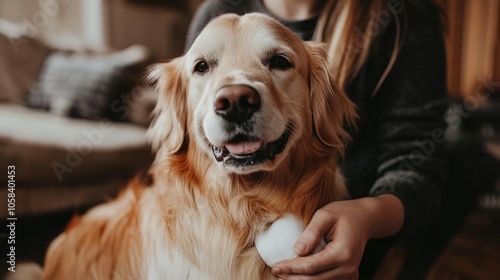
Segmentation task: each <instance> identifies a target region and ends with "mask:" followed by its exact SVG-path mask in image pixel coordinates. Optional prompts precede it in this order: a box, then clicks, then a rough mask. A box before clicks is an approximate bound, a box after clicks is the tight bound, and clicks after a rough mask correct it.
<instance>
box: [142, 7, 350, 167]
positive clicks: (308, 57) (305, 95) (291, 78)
mask: <svg viewBox="0 0 500 280" xmlns="http://www.w3.org/2000/svg"><path fill="white" fill-rule="evenodd" d="M151 77H152V78H153V79H154V80H157V82H158V86H159V89H160V91H161V96H160V99H159V101H158V105H157V108H156V120H155V122H154V123H153V125H152V127H151V129H150V137H151V139H152V143H153V147H154V148H156V149H159V156H161V157H163V156H166V155H169V154H175V153H181V152H186V147H188V145H187V143H188V141H196V142H195V143H196V147H197V148H199V149H201V150H202V151H203V152H204V153H206V154H207V155H209V156H210V157H211V158H213V161H214V164H219V165H220V166H222V167H223V168H224V169H225V170H226V171H227V172H230V173H239V174H247V173H251V172H255V171H262V170H267V171H269V170H273V169H275V168H276V167H277V166H279V164H280V163H281V162H282V161H283V160H284V159H286V158H291V157H293V156H294V153H296V152H297V149H298V147H300V149H301V151H300V152H301V153H305V154H307V153H308V151H307V149H308V147H312V146H314V145H320V146H322V147H323V148H325V151H331V152H334V153H336V154H340V153H342V152H343V147H344V143H345V141H346V140H347V139H348V138H349V136H348V133H346V131H345V130H344V128H343V125H344V124H345V123H346V121H348V122H351V121H352V120H353V118H354V117H355V110H354V105H353V104H352V103H351V101H350V100H349V99H348V98H347V97H346V95H345V94H344V93H343V91H342V90H340V89H339V88H337V86H336V85H335V83H334V81H333V79H332V76H331V75H330V73H329V69H328V59H327V53H326V51H325V49H324V47H323V46H322V45H321V44H319V43H314V44H313V43H304V42H303V41H301V40H300V38H298V37H297V36H296V35H295V34H294V33H293V32H291V31H289V30H288V29H287V28H286V27H284V26H283V25H281V24H280V23H278V22H277V21H275V20H273V19H272V18H270V17H268V16H265V15H262V14H247V15H245V16H241V17H240V16H237V15H224V16H221V17H219V18H217V19H215V20H213V21H212V22H210V23H209V24H208V25H207V27H206V28H205V29H204V30H203V31H202V32H201V33H200V34H199V36H198V37H197V39H196V41H195V42H194V43H193V45H192V47H191V48H190V50H189V51H188V52H187V53H186V55H185V56H183V57H180V58H177V59H175V60H173V61H171V62H169V63H165V64H159V65H156V66H155V67H154V68H153V70H152V72H151Z"/></svg>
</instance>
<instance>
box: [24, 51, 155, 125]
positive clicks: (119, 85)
mask: <svg viewBox="0 0 500 280" xmlns="http://www.w3.org/2000/svg"><path fill="white" fill-rule="evenodd" d="M146 53H147V52H143V53H142V54H141V51H139V50H137V49H135V52H134V50H126V51H122V52H121V53H114V54H110V55H88V54H78V53H65V52H55V53H53V54H52V55H50V56H49V57H48V58H47V60H46V61H45V63H44V66H43V68H42V70H41V73H40V77H39V80H38V82H37V83H36V84H35V86H33V87H32V88H31V90H30V92H29V94H28V96H27V98H26V100H25V105H26V106H28V107H32V108H39V109H45V110H48V111H50V112H52V113H56V114H60V115H65V116H70V117H77V118H85V119H102V118H111V119H115V118H114V116H113V112H112V110H111V106H110V105H111V103H112V102H113V101H114V100H115V99H118V98H121V96H122V95H124V94H128V93H129V92H130V90H131V89H132V87H133V86H134V85H135V83H136V81H137V75H134V74H137V67H136V66H138V65H141V64H142V63H144V62H145V61H146V59H147V55H146Z"/></svg>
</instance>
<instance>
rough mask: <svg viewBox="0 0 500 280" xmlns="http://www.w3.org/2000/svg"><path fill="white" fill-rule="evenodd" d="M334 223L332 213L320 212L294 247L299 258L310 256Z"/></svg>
mask: <svg viewBox="0 0 500 280" xmlns="http://www.w3.org/2000/svg"><path fill="white" fill-rule="evenodd" d="M333 224H334V221H333V218H332V216H331V214H330V213H328V212H327V211H325V210H322V209H320V210H318V211H316V213H315V214H314V216H313V217H312V219H311V222H309V225H307V227H306V229H305V230H304V232H303V233H302V234H301V235H300V237H299V240H297V242H296V243H295V246H294V247H293V249H294V252H295V253H296V254H297V255H299V256H305V255H308V254H310V253H311V252H312V251H313V250H314V249H315V248H316V246H317V245H318V243H319V241H320V239H322V238H324V236H325V234H326V233H327V232H329V231H330V230H331V229H332V227H333Z"/></svg>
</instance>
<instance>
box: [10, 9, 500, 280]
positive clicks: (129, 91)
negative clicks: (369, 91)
mask: <svg viewBox="0 0 500 280" xmlns="http://www.w3.org/2000/svg"><path fill="white" fill-rule="evenodd" d="M225 1H226V2H227V5H238V3H240V1H231V0H225ZM414 1H415V0H414ZM201 2H203V0H185V1H181V0H0V176H2V177H3V178H2V179H0V181H1V182H2V186H6V184H3V182H6V181H7V174H6V173H7V167H8V166H12V165H13V166H15V170H16V175H15V184H16V187H15V195H16V197H15V198H16V205H15V213H14V214H15V215H14V216H15V217H17V218H18V219H17V221H16V263H17V264H19V263H22V262H27V261H34V262H38V263H40V264H41V263H43V257H44V252H45V250H46V248H47V246H48V244H49V243H50V241H51V240H52V239H53V238H54V237H55V236H57V234H59V233H60V232H61V231H62V230H63V229H64V227H65V225H66V223H67V222H68V221H69V220H70V219H71V217H72V216H73V215H74V214H76V213H82V212H84V211H85V210H86V209H88V208H89V207H91V206H93V205H96V204H97V203H101V202H104V201H107V200H109V199H111V198H112V197H113V196H114V195H116V193H117V192H118V191H119V190H120V189H121V188H122V187H123V186H124V185H125V184H126V182H127V181H128V180H129V179H131V178H132V177H133V176H134V175H135V174H138V173H140V172H141V170H144V169H145V168H147V166H148V165H149V164H151V162H152V160H153V158H154V155H153V154H152V153H151V151H150V149H149V147H148V143H147V138H146V131H147V126H148V125H149V122H150V121H151V119H150V113H151V110H152V108H153V107H154V105H155V101H156V93H155V91H154V90H152V88H151V87H150V86H148V85H147V84H146V83H145V81H144V74H145V72H146V69H147V67H148V66H149V65H151V64H153V63H155V62H160V61H165V60H168V59H171V58H174V57H177V56H180V55H182V53H183V51H184V43H185V40H186V35H187V29H188V26H189V22H190V20H191V18H192V16H193V14H194V12H195V11H196V9H197V8H198V6H199V5H200V3H201ZM437 2H438V3H439V4H440V5H441V6H442V8H443V12H444V13H445V14H446V19H447V23H448V24H447V28H446V30H445V40H446V48H447V74H448V77H447V78H448V80H447V84H448V91H449V95H450V106H449V110H448V112H447V113H446V114H445V115H444V116H443V118H445V119H446V121H447V122H448V129H447V131H446V133H445V136H446V140H447V142H446V148H447V149H446V151H447V156H448V158H449V165H450V166H449V167H450V168H449V182H450V184H449V186H448V187H447V188H445V189H444V193H443V199H444V201H443V213H442V216H440V217H439V219H438V221H439V223H436V224H435V225H433V227H434V228H431V231H430V232H433V233H431V234H429V236H425V238H424V239H423V240H426V241H425V243H416V244H414V246H412V247H413V248H410V249H409V250H408V251H404V252H402V251H400V250H397V249H396V250H394V251H393V252H392V254H391V255H389V256H388V257H387V262H386V266H384V267H383V268H381V271H380V273H379V276H380V279H394V276H393V275H396V274H397V273H398V272H401V273H402V274H401V275H403V276H402V277H403V278H402V279H426V276H424V275H425V274H428V276H427V279H436V280H444V279H450V280H454V279H457V280H464V279H478V280H482V279H492V280H493V279H499V277H500V41H499V38H500V17H499V15H500V0H438V1H437ZM434 144H435V143H434ZM8 192H9V191H8V188H6V187H2V188H1V189H0V200H1V201H2V203H0V205H2V206H1V209H0V219H1V227H0V260H2V261H1V265H0V268H1V271H0V275H1V274H4V272H7V266H6V265H7V264H6V262H5V261H4V259H5V256H6V254H7V253H8V251H7V250H8V249H7V241H6V240H7V236H8V229H7V228H6V226H5V223H6V222H7V217H9V215H10V216H12V215H11V213H10V212H9V209H8V207H7V203H4V202H6V201H7V195H8ZM429 248H434V249H436V250H435V251H441V249H442V251H443V253H442V254H439V255H435V256H431V255H432V254H428V252H427V251H428V249H429ZM403 260H406V261H403ZM426 267H430V269H429V270H427V269H426Z"/></svg>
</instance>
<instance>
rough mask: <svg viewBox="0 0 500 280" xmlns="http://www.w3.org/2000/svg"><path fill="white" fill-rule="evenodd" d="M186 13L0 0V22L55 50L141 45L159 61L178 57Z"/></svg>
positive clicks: (118, 3) (103, 2)
mask: <svg viewBox="0 0 500 280" xmlns="http://www.w3.org/2000/svg"><path fill="white" fill-rule="evenodd" d="M194 2H196V3H197V1H193V3H194ZM42 3H45V4H42ZM47 3H48V4H47ZM191 13H192V10H187V11H181V10H178V9H173V8H168V7H159V6H148V5H134V4H130V3H127V2H126V1H124V0H0V18H3V19H6V20H9V21H13V22H17V23H20V24H21V26H22V27H23V29H24V30H25V31H26V32H27V33H28V34H29V35H32V36H36V37H38V38H42V39H44V40H46V41H48V42H49V43H51V44H53V45H56V46H57V47H63V48H71V49H78V48H80V49H94V50H103V49H108V48H112V49H122V48H125V47H128V46H130V45H133V44H142V45H145V46H147V47H148V48H149V49H150V50H151V51H152V53H153V54H154V55H155V56H156V57H158V58H160V59H167V58H172V57H175V56H178V55H181V54H182V52H183V48H184V41H185V38H186V32H187V27H188V24H189V21H190V18H191Z"/></svg>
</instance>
